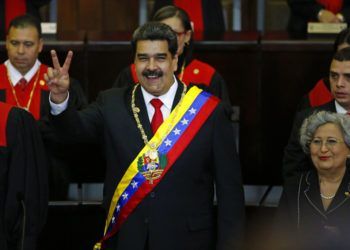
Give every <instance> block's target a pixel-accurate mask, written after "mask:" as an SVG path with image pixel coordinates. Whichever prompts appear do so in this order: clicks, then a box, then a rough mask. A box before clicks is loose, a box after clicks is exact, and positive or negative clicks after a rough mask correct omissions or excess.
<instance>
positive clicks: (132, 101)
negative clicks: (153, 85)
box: [131, 82, 187, 149]
mask: <svg viewBox="0 0 350 250" xmlns="http://www.w3.org/2000/svg"><path fill="white" fill-rule="evenodd" d="M181 83H182V84H183V90H182V93H181V99H180V101H179V103H178V104H177V106H176V108H175V112H176V113H175V114H174V116H173V118H172V120H171V122H170V123H169V126H168V127H167V132H166V133H165V135H164V138H162V139H161V140H160V141H159V145H160V144H161V143H162V141H163V140H164V139H165V137H166V136H167V135H168V134H169V132H170V129H171V128H172V127H173V124H174V120H175V118H176V117H177V114H178V110H179V109H180V107H181V105H182V101H183V98H184V96H185V94H186V91H187V86H186V84H184V83H183V82H181ZM139 85H140V84H139V83H137V84H135V86H134V88H133V90H132V95H131V109H132V113H133V115H134V118H135V121H136V124H137V128H138V129H139V130H140V133H141V137H142V140H143V142H144V144H145V145H149V146H150V148H152V149H156V148H158V146H159V145H155V144H153V143H152V144H149V140H148V137H147V135H146V133H145V130H144V128H143V126H142V124H141V121H140V118H139V115H138V113H139V112H140V108H139V107H137V106H136V105H135V92H136V88H137V87H138V86H139Z"/></svg>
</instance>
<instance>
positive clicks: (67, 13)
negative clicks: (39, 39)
mask: <svg viewBox="0 0 350 250" xmlns="http://www.w3.org/2000/svg"><path fill="white" fill-rule="evenodd" d="M77 9H78V1H77V0H60V1H58V3H57V14H58V15H57V18H58V20H57V26H58V27H57V28H58V32H66V31H77V30H78V29H79V27H78V14H79V12H78V11H77Z"/></svg>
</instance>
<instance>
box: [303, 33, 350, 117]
mask: <svg viewBox="0 0 350 250" xmlns="http://www.w3.org/2000/svg"><path fill="white" fill-rule="evenodd" d="M349 46H350V28H347V29H344V30H342V31H341V32H340V33H339V34H338V35H337V37H336V39H335V42H334V53H336V52H337V51H339V50H341V49H344V48H346V47H349ZM333 99H334V97H333V95H332V93H331V90H330V84H329V76H326V77H324V78H321V79H320V80H319V81H318V82H317V83H316V84H315V86H313V88H312V89H311V90H310V91H309V92H308V93H307V95H305V96H303V98H302V100H301V101H300V103H299V106H298V110H303V109H306V108H311V107H317V106H320V105H323V104H326V103H327V102H329V101H331V100H333Z"/></svg>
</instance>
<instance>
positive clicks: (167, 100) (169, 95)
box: [141, 76, 179, 110]
mask: <svg viewBox="0 0 350 250" xmlns="http://www.w3.org/2000/svg"><path fill="white" fill-rule="evenodd" d="M178 85H179V84H178V82H177V80H176V78H175V76H174V82H173V84H172V85H171V87H170V88H169V90H168V92H166V93H165V94H164V95H161V96H154V95H152V94H150V93H148V92H147V91H146V90H145V89H144V88H143V87H142V86H141V91H142V95H143V98H144V99H145V103H146V105H148V104H150V102H151V100H152V99H154V98H158V99H160V100H161V101H162V103H163V105H164V106H165V107H166V108H167V109H168V110H171V108H172V105H173V102H174V99H175V94H176V90H177V87H178Z"/></svg>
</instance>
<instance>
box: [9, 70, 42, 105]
mask: <svg viewBox="0 0 350 250" xmlns="http://www.w3.org/2000/svg"><path fill="white" fill-rule="evenodd" d="M6 72H7V79H8V81H9V82H10V86H11V90H12V94H13V97H14V98H15V101H16V105H17V107H19V108H22V109H25V110H27V111H29V107H30V105H31V103H32V99H33V96H34V91H35V88H36V85H37V83H38V79H39V73H40V67H39V69H38V71H37V73H36V78H35V82H34V84H33V88H32V90H31V91H30V95H29V100H28V102H27V105H25V106H22V105H21V104H20V103H19V101H18V98H17V94H16V90H15V87H14V86H13V83H12V81H11V77H10V72H9V69H8V67H6ZM27 84H29V82H28V83H27Z"/></svg>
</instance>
